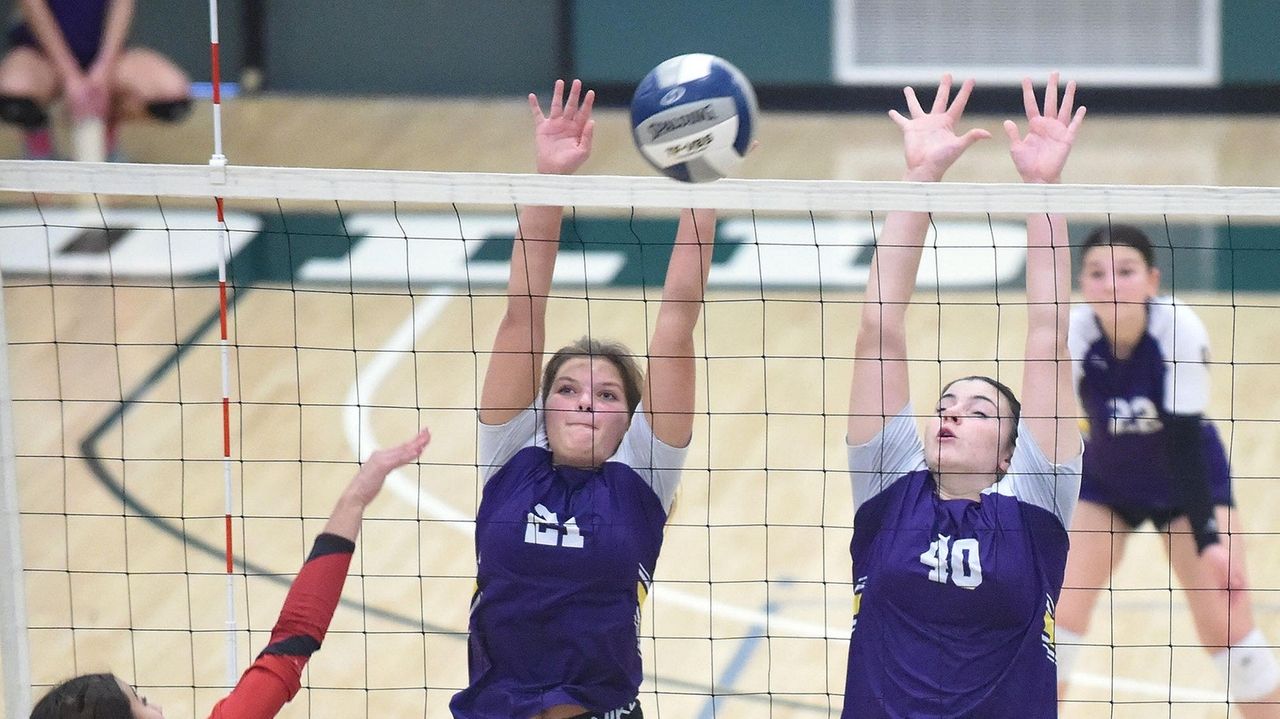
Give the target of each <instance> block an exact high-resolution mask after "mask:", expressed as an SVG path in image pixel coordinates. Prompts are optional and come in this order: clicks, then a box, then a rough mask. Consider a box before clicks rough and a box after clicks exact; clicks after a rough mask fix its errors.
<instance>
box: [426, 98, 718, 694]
mask: <svg viewBox="0 0 1280 719" xmlns="http://www.w3.org/2000/svg"><path fill="white" fill-rule="evenodd" d="M564 90H565V86H564V82H563V81H557V82H556V85H555V90H554V92H553V94H552V97H551V108H550V111H549V113H547V114H545V115H544V114H543V112H542V109H541V107H540V106H539V104H538V100H537V98H536V97H535V96H533V95H530V96H529V105H530V108H531V111H532V113H533V118H534V128H535V131H534V137H535V144H536V150H537V151H536V159H537V169H538V171H539V172H542V173H555V174H568V173H572V172H574V171H576V170H577V169H578V168H579V167H580V166H581V165H582V163H583V162H585V161H586V159H587V157H588V155H589V154H590V152H591V140H592V133H593V130H594V121H593V120H592V118H591V108H592V104H593V102H594V100H595V95H594V93H593V92H590V91H588V92H587V93H586V94H585V95H584V94H583V93H582V85H581V83H579V82H578V81H576V80H575V81H574V82H573V84H572V85H571V86H570V87H569V89H568V94H567V96H566V95H565V93H564ZM562 217H563V208H561V207H532V206H531V207H523V208H521V210H520V213H519V230H518V234H517V238H516V241H515V245H514V247H513V250H512V253H511V275H510V279H509V282H508V285H507V311H506V314H505V316H504V317H503V318H502V321H501V324H500V325H499V327H498V333H497V337H496V338H495V340H494V349H493V354H492V355H491V357H490V360H489V368H488V372H487V374H486V375H485V381H484V389H483V390H482V393H481V398H480V423H481V424H480V438H479V451H478V455H479V456H478V458H477V459H478V464H479V465H480V466H481V469H482V474H483V476H484V479H485V483H484V491H483V496H482V498H481V501H480V507H479V510H478V511H477V516H476V565H477V569H476V573H477V577H476V592H475V595H474V597H473V599H472V605H471V620H470V641H469V645H468V661H469V665H470V666H469V677H470V679H469V686H468V687H467V688H466V689H464V690H463V691H461V692H459V693H458V694H456V695H455V696H454V697H453V701H452V702H451V703H450V708H451V709H452V711H453V715H454V716H455V717H460V718H462V719H528V718H529V717H539V718H540V719H566V718H568V717H581V718H583V719H585V718H587V717H609V718H610V719H621V718H622V717H629V718H634V717H640V716H641V710H640V706H639V703H638V701H637V694H638V693H639V689H640V681H641V678H642V677H641V661H640V647H639V624H640V608H641V605H642V604H643V603H644V598H645V595H646V593H647V592H648V589H649V586H650V582H651V580H652V576H653V571H654V566H655V564H656V563H657V559H658V551H659V550H660V548H661V546H662V533H663V528H664V526H665V525H666V520H667V514H668V512H670V510H671V504H672V501H673V500H674V496H675V490H676V484H677V482H678V481H679V478H680V471H681V468H682V466H683V464H684V456H685V448H686V447H687V446H688V444H689V441H690V440H691V438H692V433H693V409H694V360H693V352H694V346H693V328H694V325H695V324H696V322H697V320H698V316H699V314H700V312H701V310H702V297H703V292H704V290H705V288H706V281H707V272H708V269H709V268H710V265H711V248H712V241H713V237H714V230H715V215H714V213H713V212H711V211H708V210H696V211H685V212H683V213H682V214H681V216H680V224H679V227H678V229H677V230H676V238H675V245H674V248H673V250H672V253H671V260H670V264H669V265H668V268H667V277H666V283H665V285H664V287H663V291H662V306H661V308H660V309H659V310H658V316H657V319H656V322H655V326H654V331H653V337H652V339H651V340H650V342H649V347H648V353H647V354H648V376H647V377H642V376H641V374H640V371H639V368H638V367H637V366H636V363H635V362H634V361H633V360H632V359H631V355H630V353H629V352H628V351H627V350H626V349H625V348H623V347H621V346H620V345H616V344H609V343H604V342H601V341H599V340H597V339H594V338H583V339H582V340H579V341H578V342H576V343H574V344H572V345H570V346H568V347H565V348H562V349H561V350H559V351H558V352H556V353H555V354H554V355H553V356H552V357H551V359H550V360H548V361H547V363H546V367H545V368H544V367H543V366H542V355H543V350H544V345H545V327H546V306H547V295H548V293H549V292H550V290H551V280H552V274H553V271H554V268H555V261H556V252H557V249H558V244H559V239H560V224H561V221H562ZM540 376H541V380H540V379H539V377H540Z"/></svg>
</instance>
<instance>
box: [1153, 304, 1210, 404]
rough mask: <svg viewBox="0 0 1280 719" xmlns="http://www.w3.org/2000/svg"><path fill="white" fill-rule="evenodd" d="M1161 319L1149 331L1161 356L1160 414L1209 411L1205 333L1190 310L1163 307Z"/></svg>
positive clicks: (1173, 306)
mask: <svg viewBox="0 0 1280 719" xmlns="http://www.w3.org/2000/svg"><path fill="white" fill-rule="evenodd" d="M1166 307H1167V308H1168V309H1167V310H1166V311H1165V313H1164V314H1165V316H1164V317H1162V318H1161V319H1162V320H1163V321H1162V322H1160V323H1159V326H1157V324H1156V323H1157V320H1156V318H1155V317H1153V318H1152V323H1151V324H1152V327H1151V331H1152V333H1153V334H1154V335H1155V339H1156V342H1158V343H1159V345H1160V351H1161V354H1162V355H1163V356H1164V363H1165V373H1164V408H1163V409H1164V411H1165V412H1168V413H1169V414H1181V415H1197V414H1204V413H1205V412H1206V411H1207V410H1208V409H1209V333H1208V332H1207V331H1206V330H1205V327H1204V323H1203V322H1201V321H1200V318H1199V317H1197V316H1196V313H1195V312H1194V311H1192V309H1191V308H1190V307H1187V306H1186V305H1183V304H1181V303H1178V302H1173V303H1171V304H1169V305H1166Z"/></svg>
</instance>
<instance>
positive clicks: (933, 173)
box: [889, 75, 991, 181]
mask: <svg viewBox="0 0 1280 719" xmlns="http://www.w3.org/2000/svg"><path fill="white" fill-rule="evenodd" d="M972 91H973V80H965V81H964V84H962V85H961V86H960V91H959V92H958V93H956V97H955V100H954V101H951V99H950V96H951V75H943V76H942V82H940V83H938V93H937V94H936V95H935V96H934V98H933V107H932V108H930V110H929V111H928V112H925V110H924V108H923V107H922V106H921V105H920V101H919V100H918V99H916V91H915V90H914V89H912V88H910V87H908V88H905V89H903V94H904V95H906V98H907V110H908V111H909V112H910V113H911V117H909V118H908V117H904V116H903V115H902V114H901V113H899V112H898V111H897V110H890V111H889V117H891V118H893V121H894V122H896V123H897V124H898V127H900V128H902V146H903V151H904V152H905V154H906V160H907V175H906V179H908V180H922V181H931V180H940V179H942V175H943V174H944V173H945V172H946V171H947V168H949V167H951V164H952V163H953V162H955V161H956V158H958V157H960V155H962V154H964V151H965V150H966V149H968V147H969V146H970V145H972V144H973V143H975V142H977V141H978V140H983V139H986V138H988V137H991V133H989V132H987V131H986V130H978V129H973V130H969V131H968V132H966V133H964V134H963V135H956V125H957V124H959V122H960V117H961V116H962V115H963V114H964V106H965V104H966V103H968V102H969V93H970V92H972ZM948 102H950V105H948Z"/></svg>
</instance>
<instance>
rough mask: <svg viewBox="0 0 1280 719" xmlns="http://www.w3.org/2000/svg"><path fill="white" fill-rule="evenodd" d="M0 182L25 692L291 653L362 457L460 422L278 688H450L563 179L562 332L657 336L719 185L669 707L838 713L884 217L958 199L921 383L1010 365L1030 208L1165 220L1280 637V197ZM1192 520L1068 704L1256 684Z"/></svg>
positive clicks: (1133, 586)
mask: <svg viewBox="0 0 1280 719" xmlns="http://www.w3.org/2000/svg"><path fill="white" fill-rule="evenodd" d="M0 192H2V193H3V194H0V274H2V275H3V281H4V288H5V292H4V297H3V299H4V304H5V308H6V313H5V325H4V330H5V333H6V336H7V339H8V365H9V384H8V393H9V394H10V395H11V396H12V403H11V411H10V410H6V411H5V415H6V416H8V417H10V418H11V420H12V421H11V424H12V456H11V457H6V464H5V465H4V466H5V467H6V468H9V467H11V468H12V470H11V473H10V474H9V475H7V476H6V477H5V484H6V487H7V488H8V490H9V491H8V494H9V498H10V500H11V501H12V502H14V503H15V505H14V507H13V511H12V512H9V513H7V514H5V515H4V516H5V517H6V529H7V530H9V531H11V532H13V535H12V536H14V537H15V538H16V541H13V542H10V543H9V544H10V545H11V550H13V551H8V560H7V561H8V565H9V566H8V568H9V570H10V571H11V572H12V574H11V575H10V576H14V577H15V578H21V579H22V580H23V581H24V582H25V593H23V592H22V591H21V583H16V582H15V583H14V584H13V585H11V586H13V587H17V588H19V589H18V590H17V591H14V592H11V593H10V594H11V595H12V598H13V599H14V600H15V601H14V602H12V603H13V604H14V605H15V607H14V608H13V609H12V610H10V611H7V612H6V616H5V617H4V622H5V624H6V630H7V636H9V637H10V641H11V642H12V641H16V639H14V638H17V639H20V638H22V637H23V636H24V635H25V637H26V639H28V640H29V651H27V652H26V653H24V652H23V651H22V650H18V649H6V653H5V655H4V657H3V662H4V664H5V665H6V667H5V669H6V676H7V677H9V680H8V681H7V683H6V686H5V694H6V696H7V697H10V698H12V697H13V696H14V695H15V694H16V693H21V692H24V691H25V688H24V687H23V686H21V683H22V682H23V681H24V680H23V677H27V680H28V681H29V682H30V683H31V684H32V685H33V686H34V687H35V689H34V691H35V693H36V694H37V695H38V694H39V693H42V692H43V690H44V689H45V688H46V687H48V686H49V685H52V684H54V683H57V682H59V681H61V680H62V679H65V678H67V677H69V676H72V675H75V674H79V673H84V672H90V671H114V672H116V673H117V674H119V675H121V676H124V677H126V678H127V679H128V680H129V681H131V682H132V683H134V684H135V685H137V686H139V687H144V688H146V691H147V693H148V694H149V695H150V696H151V698H153V699H155V700H156V701H158V702H159V703H161V704H163V705H164V706H166V708H168V709H169V710H170V711H173V710H174V709H178V713H191V714H193V715H198V716H203V715H204V714H203V712H207V711H208V709H209V708H210V707H212V706H213V704H214V703H215V701H216V700H217V699H218V698H219V697H221V696H222V695H223V694H224V693H225V692H226V691H227V688H228V687H229V685H230V682H232V681H234V676H235V674H236V673H237V671H238V670H243V668H244V667H246V666H247V665H248V664H249V662H250V661H251V659H252V657H253V656H254V655H255V654H256V653H257V652H258V651H259V650H260V649H261V648H262V647H263V646H264V645H265V643H266V639H267V636H268V633H269V631H270V629H271V626H272V624H273V623H274V621H275V618H276V613H277V611H278V610H279V607H280V604H281V601H282V599H283V597H284V592H285V590H286V589H287V587H288V585H289V581H290V580H291V579H292V577H293V575H294V573H295V572H296V571H297V568H298V567H299V566H300V563H301V561H302V558H303V557H304V556H305V552H306V548H307V547H308V546H309V543H310V540H311V538H312V537H313V536H314V535H315V533H316V532H318V531H319V529H320V527H321V525H322V522H323V519H324V517H326V516H327V514H328V512H329V510H330V508H331V507H332V503H333V501H334V500H335V499H336V497H337V494H338V492H339V490H340V488H341V487H342V486H344V485H345V483H346V482H347V480H348V479H349V478H350V476H351V474H352V473H353V472H354V471H355V469H356V467H357V466H358V463H359V461H360V460H361V459H363V458H364V457H365V456H367V455H368V453H369V452H370V451H371V450H373V449H375V448H377V447H381V446H387V445H390V444H392V443H397V442H399V441H401V440H402V439H404V438H408V437H409V436H411V434H412V433H413V431H414V430H415V429H416V428H417V427H419V426H427V427H430V428H431V430H432V434H433V442H432V444H431V446H430V447H429V448H428V450H427V452H426V454H425V455H424V458H423V460H422V462H421V463H420V464H418V465H415V466H412V467H411V468H409V469H406V470H402V471H400V472H398V473H396V474H394V475H393V476H392V477H391V478H390V479H389V485H388V488H387V490H385V491H384V496H383V497H381V498H380V499H379V500H378V502H377V503H375V504H374V505H373V506H372V507H371V508H370V512H369V513H368V514H367V515H366V516H367V518H366V521H365V525H364V530H363V532H362V536H361V539H360V542H359V546H358V549H357V559H356V561H355V562H354V563H353V567H352V574H351V577H350V579H349V580H348V582H347V585H346V591H345V593H344V602H343V604H342V606H341V607H340V608H339V610H338V613H337V615H336V616H335V618H334V623H333V628H332V630H331V631H330V633H329V635H328V638H327V639H326V642H325V646H324V648H323V649H322V650H321V651H320V652H319V653H318V654H317V655H316V656H315V657H314V658H313V659H312V661H311V663H310V665H309V668H308V670H307V675H306V677H305V678H304V690H303V692H302V693H301V694H300V695H299V697H298V698H297V699H296V700H295V701H294V702H293V704H291V705H290V706H289V707H287V708H286V710H285V712H284V713H283V714H282V716H286V717H287V716H299V717H301V716H315V717H329V716H332V717H363V716H410V715H412V716H417V715H422V716H448V710H447V708H446V705H447V702H448V699H449V697H450V696H451V695H452V694H453V693H454V692H456V691H457V690H458V689H460V688H461V687H463V686H464V685H465V683H466V666H467V662H466V621H467V611H468V603H469V600H470V597H471V593H472V590H473V587H474V576H475V558H474V552H473V545H472V532H473V529H474V523H473V518H474V516H475V512H476V508H477V506H478V503H479V499H480V492H481V480H480V475H479V473H478V469H477V458H476V421H477V420H476V417H475V413H476V408H477V405H478V401H479V395H480V385H481V382H482V379H483V376H484V371H485V368H486V366H487V363H488V359H489V352H490V348H491V346H492V342H493V337H494V333H495V329H496V327H497V324H498V321H499V320H500V318H501V316H502V313H503V312H504V309H505V296H504V290H505V284H506V278H507V273H508V262H509V257H510V252H511V245H512V238H513V237H514V234H515V232H516V228H517V219H516V214H517V208H518V207H519V206H522V205H528V204H556V205H564V206H566V215H565V222H564V230H563V234H562V241H561V247H560V255H559V260H558V264H557V268H556V276H555V281H554V284H553V289H552V296H551V298H550V301H549V307H548V322H549V324H548V333H547V344H548V347H551V348H554V347H558V346H560V345H563V344H566V343H568V342H571V341H573V340H574V339H577V338H578V337H580V336H583V335H591V336H592V337H602V338H610V339H616V340H619V341H621V342H623V343H624V344H626V345H627V346H628V347H630V348H632V349H633V350H634V351H635V352H636V354H637V355H643V354H644V352H645V348H646V345H647V342H648V339H647V338H648V336H649V333H650V330H651V328H652V326H653V321H654V318H655V316H656V311H657V304H658V299H659V296H660V291H661V286H662V281H663V276H664V272H665V267H666V261H667V258H668V256H669V254H670V248H671V241H672V237H673V235H674V230H675V220H676V216H677V212H678V208H684V207H716V208H718V209H720V210H721V212H720V215H719V226H718V232H717V240H716V249H715V251H714V255H713V265H712V268H711V272H710V280H709V288H708V292H707V299H706V303H705V306H704V310H703V319H702V321H701V323H700V325H699V327H698V330H697V333H696V346H697V358H696V359H697V369H698V389H697V397H698V405H697V418H696V421H695V429H694V437H693V441H692V445H691V448H690V451H689V455H688V461H687V464H686V468H685V471H684V475H683V480H682V484H681V489H680V492H679V494H678V496H677V501H676V507H675V509H674V511H673V512H672V515H671V518H670V520H669V522H668V524H667V530H666V535H665V542H664V547H663V553H662V557H661V559H660V561H659V564H658V571H657V576H656V577H655V578H654V588H653V590H652V592H651V594H650V596H649V597H648V599H647V602H646V603H645V605H644V607H643V618H642V626H641V636H642V641H641V644H642V647H641V649H642V653H643V656H644V666H645V683H644V687H643V694H642V697H641V698H642V702H643V703H644V705H645V711H646V714H649V713H652V715H654V716H659V717H660V716H663V712H666V716H673V717H688V716H696V717H715V716H733V717H756V716H759V717H808V716H827V715H834V714H838V712H839V710H840V706H841V694H842V691H843V683H844V672H845V666H846V661H845V659H846V655H847V651H848V639H849V626H850V621H851V614H852V612H851V601H852V595H853V587H852V582H851V568H850V559H849V549H848V548H849V540H850V536H851V531H852V522H853V518H852V507H851V499H850V487H849V481H848V474H847V470H846V455H845V445H844V433H845V425H846V411H847V404H848V391H849V390H848V388H849V376H850V371H851V365H852V357H853V344H854V338H855V335H856V332H857V327H858V316H859V312H860V310H861V307H862V302H863V289H864V287H865V283H866V280H867V277H868V273H869V269H870V259H871V256H872V250H873V247H874V244H875V241H876V237H877V232H878V227H879V225H880V223H881V221H882V219H883V216H884V214H885V213H886V212H888V211H891V210H916V211H926V212H931V213H933V223H932V225H931V229H930V237H929V240H928V248H927V250H926V253H925V258H924V260H923V262H922V264H921V270H920V281H919V287H918V291H917V293H916V295H915V297H914V299H913V304H914V305H915V307H914V309H913V310H912V312H911V313H910V315H909V320H908V331H909V333H910V337H909V346H910V352H911V354H910V357H909V361H910V372H911V379H912V390H913V395H914V397H915V404H916V407H917V409H918V410H923V409H927V408H926V407H925V403H928V402H931V401H932V398H933V396H936V392H937V391H938V390H939V389H940V388H941V386H942V385H943V384H944V383H945V382H946V381H948V380H950V379H953V378H955V377H960V376H966V375H972V374H984V375H990V376H994V377H998V378H1000V379H1002V380H1004V381H1006V382H1008V383H1009V384H1011V385H1013V386H1014V387H1015V389H1017V385H1018V384H1019V382H1020V379H1019V378H1020V377H1021V374H1022V362H1021V352H1022V347H1023V334H1024V332H1025V312H1026V306H1025V299H1024V293H1023V289H1022V277H1023V270H1024V261H1025V229H1024V224H1023V222H1024V218H1025V216H1026V214H1027V213H1038V212H1061V213H1065V214H1067V215H1068V218H1069V220H1070V223H1071V238H1072V242H1073V245H1076V244H1078V243H1079V239H1080V238H1082V237H1083V236H1084V233H1085V232H1087V231H1088V230H1089V229H1091V228H1093V227H1095V226H1098V225H1104V224H1108V223H1116V222H1126V223H1132V224H1137V225H1139V226H1141V227H1143V228H1144V229H1146V230H1147V231H1148V234H1149V235H1150V236H1151V238H1152V239H1153V241H1154V243H1155V244H1156V245H1157V263H1158V265H1159V266H1160V267H1161V269H1162V271H1163V273H1164V275H1163V278H1164V279H1163V284H1164V286H1163V289H1164V291H1165V292H1167V293H1171V294H1173V295H1174V296H1175V297H1176V298H1177V299H1178V300H1179V301H1181V302H1183V303H1184V304H1187V305H1189V306H1191V307H1192V308H1194V309H1195V311H1196V312H1197V314H1199V316H1200V317H1201V319H1202V320H1203V321H1204V323H1205V324H1206V326H1207V328H1208V331H1209V335H1210V338H1211V341H1212V359H1211V363H1212V364H1211V366H1212V369H1211V374H1212V378H1213V388H1214V391H1213V399H1212V403H1211V409H1210V413H1209V414H1210V416H1211V418H1212V420H1213V421H1214V423H1215V424H1216V425H1217V427H1218V429H1219V431H1220V432H1221V434H1222V437H1223V440H1224V443H1225V444H1226V446H1227V449H1228V452H1229V457H1230V459H1231V462H1232V465H1233V473H1234V477H1235V480H1236V481H1235V493H1236V501H1237V505H1238V506H1239V507H1240V508H1241V512H1242V514H1243V518H1244V522H1243V527H1233V528H1231V529H1232V531H1233V532H1234V533H1235V534H1237V535H1239V536H1243V537H1244V539H1245V542H1246V543H1247V545H1248V551H1249V554H1250V557H1251V559H1250V561H1249V571H1250V577H1251V584H1250V586H1249V588H1248V590H1247V591H1248V595H1249V597H1250V600H1251V601H1252V602H1253V604H1254V615H1255V619H1256V621H1257V623H1258V625H1259V626H1260V627H1261V628H1262V629H1263V630H1264V632H1265V633H1266V635H1267V636H1269V637H1271V638H1272V639H1273V641H1274V639H1275V638H1277V637H1280V593H1278V592H1277V590H1278V589H1280V570H1277V568H1276V566H1275V563H1274V562H1273V561H1271V560H1270V558H1271V557H1274V556H1276V555H1277V553H1280V519H1278V518H1277V517H1276V515H1275V513H1274V512H1269V511H1267V510H1266V509H1265V507H1266V506H1267V504H1266V503H1267V500H1268V499H1269V498H1270V497H1272V495H1273V493H1274V492H1275V491H1276V490H1277V489H1278V488H1280V485H1278V483H1277V477H1276V476H1275V467H1276V466H1277V461H1276V460H1277V457H1276V452H1275V446H1276V443H1275V442H1274V441H1273V438H1274V432H1275V423H1276V421H1277V419H1280V403H1277V401H1276V400H1275V399H1274V396H1273V395H1274V393H1273V392H1271V391H1269V388H1273V387H1277V386H1280V363H1277V361H1276V360H1275V358H1274V347H1276V346H1280V323H1277V322H1276V321H1275V318H1276V316H1277V312H1280V279H1277V278H1280V249H1277V247H1276V243H1275V241H1274V237H1275V232H1276V226H1277V225H1280V190H1275V189H1264V188H1215V187H1137V186H1129V187H1121V186H1053V187H1046V186H1023V185H976V184H959V183H943V184H939V185H915V184H909V183H853V182H798V181H733V180H722V181H719V182H715V183H711V184H707V185H681V184H679V183H674V182H671V181H668V180H665V179H657V178H652V179H650V178H626V177H591V176H574V177H547V176H521V175H485V174H448V173H415V172H384V171H343V170H318V169H313V170H303V169H281V168H253V167H234V166H233V167H209V168H206V167H191V166H162V165H156V166H143V165H106V164H92V163H30V162H15V161H0ZM214 198H222V199H221V201H220V202H215V199H214ZM0 428H2V426H0ZM1164 541H1165V540H1164V539H1163V535H1161V534H1158V533H1155V532H1152V531H1148V530H1143V531H1140V532H1139V533H1137V534H1136V535H1135V536H1134V537H1133V538H1132V539H1131V540H1130V541H1129V543H1128V549H1127V552H1126V555H1125V559H1124V561H1123V562H1122V563H1121V564H1120V566H1119V567H1118V568H1117V570H1116V572H1115V575H1114V578H1113V580H1112V581H1111V582H1110V583H1109V584H1108V585H1107V587H1106V588H1105V589H1104V590H1103V595H1102V598H1101V600H1100V601H1099V606H1098V609H1097V611H1096V612H1095V615H1094V618H1093V623H1092V626H1091V628H1090V630H1089V632H1088V635H1087V636H1086V637H1085V638H1084V644H1085V646H1084V647H1083V648H1082V651H1081V653H1080V659H1079V661H1078V663H1077V667H1076V672H1075V675H1074V678H1073V683H1072V689H1071V692H1070V694H1068V696H1067V697H1066V700H1067V704H1065V705H1064V715H1066V716H1126V717H1128V716H1133V717H1139V716H1168V715H1169V713H1170V711H1171V707H1174V708H1177V709H1179V710H1203V709H1204V708H1206V707H1208V708H1212V709H1213V710H1214V711H1221V708H1222V707H1227V706H1228V697H1227V694H1226V690H1225V682H1221V681H1219V678H1218V676H1217V675H1216V674H1215V672H1214V670H1213V668H1212V664H1211V662H1210V660H1209V658H1208V656H1207V654H1206V653H1205V652H1204V651H1203V650H1202V649H1201V648H1200V643H1199V640H1198V639H1197V637H1196V635H1195V632H1194V629H1193V626H1192V623H1191V619H1190V616H1189V614H1188V609H1187V606H1186V602H1185V597H1184V594H1183V593H1182V592H1181V591H1180V589H1179V587H1178V585H1177V582H1176V580H1175V579H1174V577H1173V574H1172V572H1171V570H1170V569H1169V564H1168V561H1167V560H1166V558H1165V553H1164ZM18 542H20V544H21V549H22V551H21V553H18V552H16V547H17V545H18ZM9 646H17V645H13V644H12V643H11V644H10V645H9ZM15 664H21V665H23V666H21V667H17V668H15V667H14V665H15ZM23 672H25V674H24V673H23ZM11 706H12V705H11ZM1073 712H1075V713H1074V714H1073Z"/></svg>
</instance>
